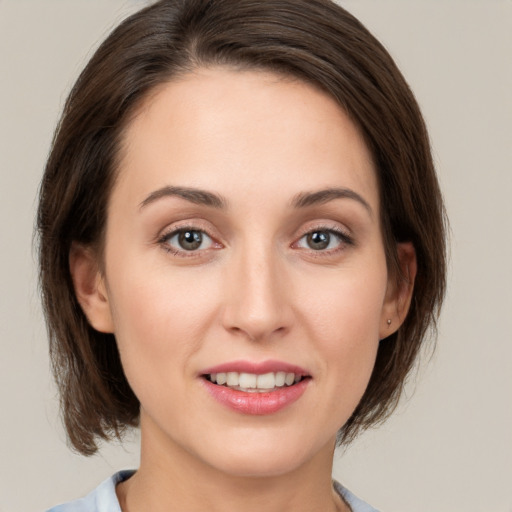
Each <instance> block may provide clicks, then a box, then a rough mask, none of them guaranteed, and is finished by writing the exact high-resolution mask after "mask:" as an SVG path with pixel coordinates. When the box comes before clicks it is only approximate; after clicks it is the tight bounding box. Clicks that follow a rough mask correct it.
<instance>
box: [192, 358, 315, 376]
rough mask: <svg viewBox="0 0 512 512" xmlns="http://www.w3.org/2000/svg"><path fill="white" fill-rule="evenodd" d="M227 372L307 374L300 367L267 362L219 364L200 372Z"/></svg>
mask: <svg viewBox="0 0 512 512" xmlns="http://www.w3.org/2000/svg"><path fill="white" fill-rule="evenodd" d="M227 372H238V373H253V374H256V375H263V374H265V373H271V372H273V373H277V372H286V373H294V374H295V375H300V376H302V377H305V376H308V375H309V373H308V372H307V371H306V370H305V369H304V368H301V367H300V366H297V365H294V364H290V363H286V362H284V361H277V360H267V361H261V362H254V361H243V360H240V361H230V362H227V363H221V364H218V365H215V366H211V367H209V368H206V369H205V370H203V371H202V372H201V375H209V374H211V373H227Z"/></svg>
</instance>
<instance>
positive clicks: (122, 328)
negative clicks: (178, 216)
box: [109, 260, 215, 382]
mask: <svg viewBox="0 0 512 512" xmlns="http://www.w3.org/2000/svg"><path fill="white" fill-rule="evenodd" d="M116 261H118V262H119V265H117V266H116V268H115V269H112V271H111V272H110V274H109V275H110V280H109V284H110V290H109V300H110V305H111V311H112V315H113V319H114V326H115V335H116V339H117V343H118V347H119V351H120V354H121V358H122V361H123V367H124V369H125V372H126V374H127V377H128V378H129V380H130V377H131V378H132V379H134V378H137V376H143V375H155V376H157V375H159V376H160V377H161V378H163V379H164V382H165V381H169V379H171V378H172V375H177V374H178V373H180V374H182V373H183V372H185V369H186V368H187V367H186V365H185V362H186V361H187V359H188V358H190V357H191V356H192V355H193V354H194V353H195V352H196V351H197V350H198V349H199V348H200V345H201V342H202V340H203V338H204V335H205V331H206V330H207V329H208V326H209V325H210V323H211V321H212V319H213V317H214V312H215V304H214V303H213V301H212V297H215V294H214V293H212V288H214V286H215V284H214V282H213V276H211V277H210V279H209V280H208V279H207V280H205V279H197V282H198V283H200V286H199V285H197V284H196V283H195V282H194V279H191V277H190V273H189V274H186V273H184V272H183V271H181V272H180V271H176V270H175V269H174V270H172V272H171V271H170V269H169V268H167V267H165V266H162V265H154V266H153V267H151V265H147V264H145V265H142V264H141V265H138V264H137V262H136V261H135V262H134V261H133V260H132V261H131V262H130V264H128V262H123V261H119V260H116ZM151 268H152V270H148V269H151ZM126 269H130V271H129V272H126ZM123 270H124V272H123ZM170 366H172V368H173V371H172V372H169V369H170ZM130 382H131V380H130Z"/></svg>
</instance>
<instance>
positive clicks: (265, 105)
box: [116, 68, 378, 206]
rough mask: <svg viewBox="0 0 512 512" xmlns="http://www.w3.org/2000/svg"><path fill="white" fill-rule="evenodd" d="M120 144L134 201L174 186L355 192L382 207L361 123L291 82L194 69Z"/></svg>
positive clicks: (156, 97) (156, 96)
mask: <svg viewBox="0 0 512 512" xmlns="http://www.w3.org/2000/svg"><path fill="white" fill-rule="evenodd" d="M123 142H124V144H123V150H122V153H121V163H120V166H119V173H120V175H119V180H118V184H117V186H116V188H121V189H124V190H123V193H125V194H131V195H132V196H134V197H133V198H132V200H133V201H135V202H136V201H137V199H140V197H142V196H143V195H144V194H147V193H150V192H151V191H152V190H155V189H157V188H159V187H162V186H168V185H173V186H195V187H200V188H206V189H209V188H211V187H214V188H216V189H217V190H218V191H219V192H220V193H222V194H225V195H230V194H236V195H238V196H239V195H240V194H241V193H242V194H246V195H247V197H250V196H251V195H253V194H254V193H255V192H256V191H258V190H259V191H260V192H261V193H265V194H267V193H268V192H269V190H272V191H273V193H274V194H276V196H277V195H278V194H277V192H279V191H282V192H283V194H285V193H292V189H295V192H300V191H301V190H310V189H311V190H312V189H318V188H325V187H329V186H349V187H351V188H355V189H356V191H357V192H358V193H361V194H362V195H364V196H366V198H367V201H368V202H369V203H371V204H373V205H374V206H377V204H378V193H377V183H376V176H375V170H374V166H373V162H372V158H371V154H370V152H369V150H368V148H367V146H366V144H365V142H364V139H363V137H362V136H361V133H360V131H359V130H358V128H357V127H356V125H355V124H354V123H353V122H352V121H351V120H350V118H349V117H348V116H347V114H346V113H345V112H344V111H343V110H342V109H341V108H340V107H339V105H338V104H337V103H336V102H335V100H334V99H332V98H331V97H330V96H328V95H327V94H325V93H323V92H322V91H320V90H319V89H318V88H316V87H313V86H311V85H309V84H306V83H304V82H302V81H299V80H295V79H293V78H288V77H282V76H278V75H275V74H272V73H268V72H262V71H233V70H228V69H223V68H213V69H200V70H197V71H196V72H194V73H191V74H189V75H186V76H184V77H182V78H181V79H179V80H177V81H172V82H168V83H165V84H162V85H160V86H159V87H158V88H156V89H155V90H154V91H153V92H152V94H150V95H149V96H148V98H146V100H145V101H144V102H143V104H142V105H141V107H140V108H139V110H138V112H137V114H136V115H135V116H134V118H133V119H132V120H131V122H130V123H129V124H128V126H127V128H126V130H125V133H124V141H123ZM219 189H220V190H219ZM242 189H243V190H242ZM276 198H277V197H276ZM124 199H126V197H125V198H124Z"/></svg>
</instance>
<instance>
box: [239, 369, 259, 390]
mask: <svg viewBox="0 0 512 512" xmlns="http://www.w3.org/2000/svg"><path fill="white" fill-rule="evenodd" d="M257 379H258V376H257V375H254V373H241V374H240V376H239V377H238V385H239V386H240V387H241V388H255V387H256V381H257Z"/></svg>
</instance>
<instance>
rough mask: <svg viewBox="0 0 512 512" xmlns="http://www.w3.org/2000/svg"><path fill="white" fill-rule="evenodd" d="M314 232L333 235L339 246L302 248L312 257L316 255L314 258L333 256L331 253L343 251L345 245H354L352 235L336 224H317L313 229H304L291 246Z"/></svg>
mask: <svg viewBox="0 0 512 512" xmlns="http://www.w3.org/2000/svg"><path fill="white" fill-rule="evenodd" d="M314 233H327V234H329V235H334V237H336V238H337V240H338V242H339V246H338V247H335V248H334V249H319V250H315V249H312V248H309V249H308V248H304V250H307V251H309V252H310V254H311V255H312V256H313V257H316V258H321V257H326V256H333V255H336V254H338V253H339V252H340V251H343V250H344V249H346V248H347V246H349V247H350V246H354V245H355V242H354V239H353V238H352V236H350V235H349V234H348V233H347V232H345V231H344V230H342V229H340V228H339V227H338V226H327V225H319V226H315V227H314V228H313V229H308V230H307V231H305V232H304V233H303V234H302V235H301V236H300V237H299V239H298V240H297V241H296V242H294V243H293V244H292V246H297V245H298V243H299V242H300V241H301V240H303V239H304V238H305V237H307V236H308V235H312V234H314ZM297 248H298V249H299V250H300V249H302V248H300V247H297Z"/></svg>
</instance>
